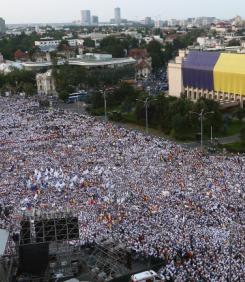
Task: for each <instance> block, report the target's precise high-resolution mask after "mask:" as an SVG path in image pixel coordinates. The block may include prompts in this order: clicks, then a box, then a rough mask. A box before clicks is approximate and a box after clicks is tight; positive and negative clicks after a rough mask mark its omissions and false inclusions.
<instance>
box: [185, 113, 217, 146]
mask: <svg viewBox="0 0 245 282" xmlns="http://www.w3.org/2000/svg"><path fill="white" fill-rule="evenodd" d="M190 113H191V114H195V115H197V116H198V117H199V118H200V121H201V151H203V118H204V117H205V116H206V115H208V114H214V111H211V112H206V113H205V112H204V109H202V110H201V112H200V113H197V112H190Z"/></svg>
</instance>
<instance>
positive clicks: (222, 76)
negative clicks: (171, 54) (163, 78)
mask: <svg viewBox="0 0 245 282" xmlns="http://www.w3.org/2000/svg"><path fill="white" fill-rule="evenodd" d="M168 79H169V95H170V96H175V97H181V96H182V95H184V96H186V97H187V98H189V99H191V100H193V101H197V100H198V99H199V98H201V97H205V98H207V99H212V100H215V101H218V102H220V103H221V104H228V103H230V104H231V103H234V104H238V103H240V105H241V106H243V101H244V100H245V54H237V53H224V52H208V51H203V52H200V51H186V50H181V51H180V52H179V56H178V57H176V58H175V61H173V62H170V63H169V64H168Z"/></svg>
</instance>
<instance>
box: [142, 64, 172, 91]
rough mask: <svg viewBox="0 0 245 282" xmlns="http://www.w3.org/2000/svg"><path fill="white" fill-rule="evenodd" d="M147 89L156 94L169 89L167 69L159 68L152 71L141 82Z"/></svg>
mask: <svg viewBox="0 0 245 282" xmlns="http://www.w3.org/2000/svg"><path fill="white" fill-rule="evenodd" d="M141 84H142V86H143V88H144V90H145V91H147V92H149V93H151V94H152V95H156V94H159V93H164V92H166V91H167V90H168V78H167V72H166V69H165V68H163V69H159V70H158V71H156V72H152V73H151V74H150V75H149V76H148V77H147V78H146V79H144V80H143V81H142V82H141Z"/></svg>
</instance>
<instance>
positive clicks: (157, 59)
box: [147, 40, 166, 69]
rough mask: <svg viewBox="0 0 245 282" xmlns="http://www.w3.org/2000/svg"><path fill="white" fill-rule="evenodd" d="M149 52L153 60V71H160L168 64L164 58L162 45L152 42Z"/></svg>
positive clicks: (149, 45)
mask: <svg viewBox="0 0 245 282" xmlns="http://www.w3.org/2000/svg"><path fill="white" fill-rule="evenodd" d="M147 51H148V53H149V54H150V56H151V58H152V67H153V69H158V68H161V67H162V66H164V64H165V63H166V61H165V58H164V52H163V51H162V45H161V43H159V42H158V41H156V40H152V41H151V42H150V43H149V44H148V46H147Z"/></svg>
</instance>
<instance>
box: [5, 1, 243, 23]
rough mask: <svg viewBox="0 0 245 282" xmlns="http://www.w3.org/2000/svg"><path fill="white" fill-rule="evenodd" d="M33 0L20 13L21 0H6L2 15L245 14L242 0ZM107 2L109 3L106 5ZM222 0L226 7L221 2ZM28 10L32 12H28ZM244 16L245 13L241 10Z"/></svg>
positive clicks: (60, 18) (17, 18)
mask: <svg viewBox="0 0 245 282" xmlns="http://www.w3.org/2000/svg"><path fill="white" fill-rule="evenodd" d="M33 2H34V1H33V0H23V1H22V11H23V13H20V8H19V2H17V0H2V5H1V15H0V16H1V17H3V18H4V19H5V20H6V23H7V24H17V23H19V24H22V23H51V22H57V23H59V22H60V23H62V22H72V21H74V20H78V19H80V11H81V10H91V13H92V14H96V15H98V16H99V18H100V21H102V22H105V21H109V20H110V19H111V18H114V9H115V8H116V7H120V8H121V16H122V18H127V19H129V20H136V21H139V20H142V19H143V18H144V17H147V16H150V17H152V18H153V19H154V20H157V19H162V20H165V19H171V18H176V19H184V18H188V17H199V16H214V17H217V18H220V19H226V18H227V19H228V18H232V17H235V16H236V15H238V14H241V13H240V11H242V10H243V8H245V3H244V1H242V0H234V1H232V3H225V6H224V3H222V2H221V0H217V1H213V0H206V1H205V2H204V1H203V2H201V1H200V3H199V4H198V5H197V4H196V3H197V1H195V0H186V1H183V0H172V1H171V3H169V2H168V1H166V0H152V1H150V2H146V3H144V4H143V5H142V1H140V0H135V1H134V2H132V1H129V0H105V1H103V2H102V1H100V0H83V1H81V0H73V1H72V5H71V1H68V0H52V1H48V0H42V1H40V0H35V5H33ZM105 2H106V3H107V4H106V5H105ZM221 3H222V5H223V6H222V7H223V8H222V9H220V5H221ZM26 11H28V12H26ZM241 16H242V17H244V14H241Z"/></svg>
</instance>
